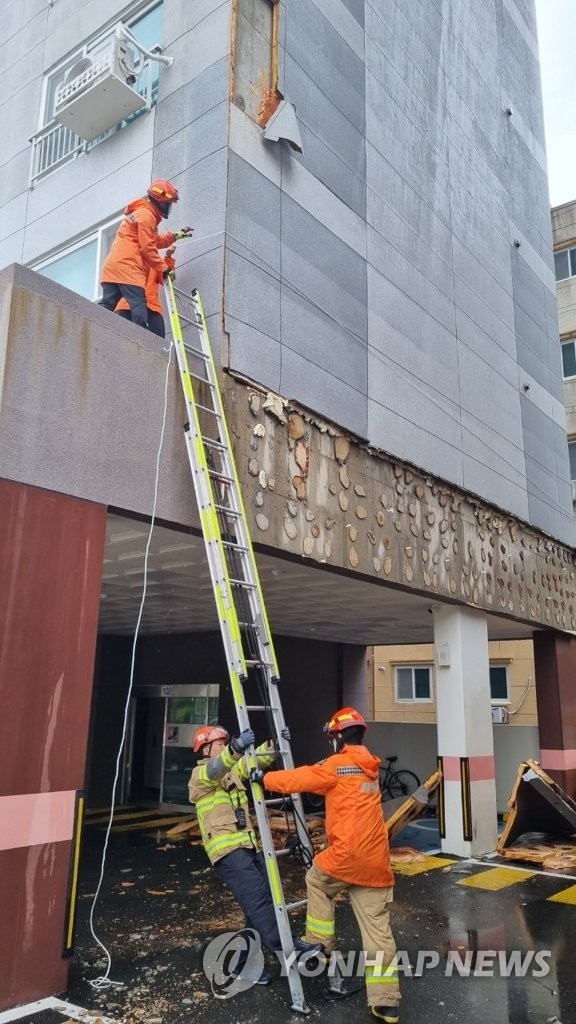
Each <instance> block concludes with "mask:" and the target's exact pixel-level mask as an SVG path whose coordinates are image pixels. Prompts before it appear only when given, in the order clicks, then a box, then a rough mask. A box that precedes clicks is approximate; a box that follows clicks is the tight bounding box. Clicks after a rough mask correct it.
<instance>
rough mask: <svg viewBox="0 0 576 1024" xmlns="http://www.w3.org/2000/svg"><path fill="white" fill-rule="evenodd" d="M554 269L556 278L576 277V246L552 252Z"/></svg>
mask: <svg viewBox="0 0 576 1024" xmlns="http://www.w3.org/2000/svg"><path fill="white" fill-rule="evenodd" d="M554 269H555V271H556V280H557V281H565V280H566V278H568V277H576V246H575V247H573V248H571V249H561V250H560V252H555V253H554Z"/></svg>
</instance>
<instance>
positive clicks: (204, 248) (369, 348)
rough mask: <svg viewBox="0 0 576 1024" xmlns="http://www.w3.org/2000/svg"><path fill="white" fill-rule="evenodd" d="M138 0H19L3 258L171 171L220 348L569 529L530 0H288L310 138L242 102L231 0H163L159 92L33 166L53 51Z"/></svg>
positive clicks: (295, 75)
mask: <svg viewBox="0 0 576 1024" xmlns="http://www.w3.org/2000/svg"><path fill="white" fill-rule="evenodd" d="M135 9H136V8H135V6H134V5H132V6H131V7H130V8H127V7H125V6H124V5H122V4H121V3H119V2H118V0H103V2H101V3H99V4H84V5H83V6H81V7H78V6H77V5H75V4H73V3H72V2H71V0H56V3H54V4H53V5H51V6H49V5H46V4H45V3H39V2H34V0H26V2H23V3H17V2H16V0H13V2H9V3H8V5H7V12H6V19H7V20H6V21H5V24H7V26H8V31H7V33H6V35H5V39H6V41H5V42H4V43H3V44H2V46H1V47H0V51H1V52H2V54H3V59H2V66H3V68H4V71H3V72H2V79H3V81H4V89H3V93H2V95H3V97H4V102H3V104H2V123H3V142H4V145H3V164H4V166H3V195H2V214H3V216H2V221H1V224H0V265H1V266H5V265H7V264H9V263H12V262H14V261H17V262H23V263H27V264H34V262H35V261H38V260H40V259H41V258H43V257H45V256H47V255H49V254H50V253H52V252H55V251H57V249H58V248H59V247H62V246H64V245H65V244H67V243H68V242H70V241H74V240H75V239H79V238H81V237H82V236H83V235H84V234H86V233H87V232H89V231H90V230H91V229H93V228H95V227H97V226H98V225H100V224H102V223H104V222H105V221H106V220H109V219H111V218H112V217H114V216H116V215H117V214H119V213H120V211H121V210H122V208H123V206H124V205H125V203H126V202H127V201H128V200H129V199H131V198H133V197H134V196H136V195H138V194H141V193H142V192H143V191H144V189H145V187H146V184H147V182H148V180H149V179H150V177H151V176H162V177H164V176H167V177H169V178H171V179H173V180H174V181H175V182H176V183H177V185H178V187H179V189H180V192H181V196H182V199H181V202H180V204H179V206H178V210H177V219H178V225H176V226H179V225H180V224H193V225H194V226H195V240H194V241H193V242H190V243H186V244H185V245H183V246H182V247H181V249H180V253H179V268H180V269H179V281H180V283H181V284H182V285H183V286H184V287H186V286H191V285H195V286H197V287H199V288H200V289H201V290H202V293H203V298H204V302H205V305H206V309H207V312H208V314H209V315H211V316H212V318H213V321H212V322H213V323H214V330H215V336H216V338H217V341H218V343H219V345H218V347H219V349H220V358H221V360H222V362H223V364H225V365H226V366H228V368H229V369H230V370H231V371H233V372H234V371H235V372H237V373H240V374H242V375H243V376H244V377H247V378H249V379H251V380H253V381H255V382H256V383H258V384H260V385H263V386H264V387H265V388H269V389H272V390H274V391H277V392H279V393H280V394H282V395H283V396H284V397H286V398H291V399H294V400H295V401H297V402H300V403H301V404H302V405H304V406H306V407H308V408H310V409H312V410H313V411H314V412H315V413H317V414H318V415H320V416H323V417H325V418H326V419H328V420H331V421H333V422H335V423H336V424H338V425H339V426H341V427H342V428H344V429H346V430H349V431H350V432H352V433H354V434H357V435H358V436H360V437H361V438H364V439H367V440H368V441H369V442H370V443H371V444H372V445H373V446H375V447H378V448H381V449H383V450H384V451H386V452H388V453H390V454H391V455H393V456H396V457H399V458H402V459H405V460H407V461H409V462H412V463H414V464H415V465H417V466H420V467H422V468H423V469H425V470H426V471H427V472H430V473H433V474H436V475H437V476H439V477H442V478H444V479H446V480H447V481H448V482H450V483H453V484H455V485H458V486H460V487H463V488H465V489H467V490H469V491H471V492H473V493H476V494H478V495H479V496H481V497H482V498H484V499H485V500H487V501H489V502H490V503H492V504H494V505H496V506H498V507H500V508H502V509H504V510H506V511H509V512H512V513H513V514H515V515H518V516H519V517H521V518H522V519H524V520H527V521H529V522H531V523H532V524H533V525H534V526H536V527H538V528H540V529H542V530H544V531H545V532H547V533H549V534H552V535H553V536H555V537H557V538H558V539H561V540H563V541H566V542H568V543H572V542H573V529H574V528H573V517H572V501H571V492H570V482H569V481H570V474H569V468H568V455H567V449H566V443H565V434H564V439H563V440H562V430H563V409H562V380H561V367H560V361H559V346H558V323H557V316H556V307H555V286H554V274H553V262H552V238H551V228H550V214H549V208H548V193H547V182H546V171H545V158H544V129H543V116H542V105H541V99H540V81H539V67H538V48H537V39H536V26H535V12H534V3H533V0H444V2H440V0H427V2H425V3H424V2H422V3H414V2H413V0H390V2H388V3H386V4H382V3H381V2H380V0H281V3H280V24H279V28H280V32H279V39H280V52H279V85H280V88H281V89H282V92H283V93H284V95H285V96H286V98H287V100H288V101H289V102H291V103H293V104H294V105H295V107H296V111H297V116H298V119H299V126H300V131H301V135H302V140H303V149H304V152H303V153H302V154H299V153H295V152H294V151H293V150H291V149H289V148H288V147H287V146H286V145H285V144H273V143H267V142H265V141H263V139H262V133H261V130H260V128H259V127H258V126H257V125H256V124H255V122H254V121H252V120H250V118H249V117H248V115H247V114H245V113H243V111H241V110H240V109H239V108H238V107H236V106H235V105H234V104H232V103H231V102H230V98H229V97H230V75H231V52H232V25H233V19H232V13H233V11H232V9H233V5H232V2H231V0H223V2H222V0H195V2H194V3H191V4H184V3H177V2H176V0H165V2H164V16H163V25H164V28H163V39H162V43H163V45H164V47H165V50H166V52H168V53H169V54H170V55H172V56H173V57H174V58H175V59H174V63H173V65H172V66H171V67H170V68H162V69H161V70H160V91H159V101H158V104H157V106H156V107H155V108H153V110H152V111H151V112H150V113H148V114H146V115H144V116H142V117H140V118H138V119H136V120H135V122H134V123H133V124H131V125H130V126H129V127H127V128H125V129H124V130H122V131H120V132H117V133H116V134H115V135H113V136H112V137H110V138H109V139H107V140H106V141H105V142H104V143H102V144H100V145H98V146H95V147H94V148H92V149H91V150H89V152H88V153H86V154H84V155H81V156H79V157H78V158H77V159H75V160H73V161H71V162H70V163H67V164H65V165H64V166H62V167H60V168H59V169H57V170H55V171H54V172H53V173H52V174H50V175H48V176H47V177H46V178H44V179H42V180H40V181H38V182H36V183H35V186H34V188H33V189H32V190H30V189H29V188H28V175H29V167H30V145H29V142H28V140H29V138H30V136H31V135H33V133H34V132H35V131H36V130H37V128H38V124H39V121H38V119H39V116H40V105H41V96H42V84H43V77H44V75H45V74H46V73H47V72H48V71H50V69H51V68H53V67H54V66H56V65H57V64H58V62H59V61H61V60H63V59H64V58H66V57H67V56H68V55H69V54H70V53H72V52H73V51H74V50H75V49H76V48H77V47H78V46H80V45H82V43H83V42H85V41H86V40H87V39H88V38H89V36H90V35H91V34H94V33H97V32H99V31H100V30H102V29H103V28H104V27H105V26H106V24H107V23H110V24H112V23H113V22H114V21H115V20H116V19H117V18H118V17H121V16H122V17H124V16H126V13H127V12H133V11H134V10H135ZM506 108H510V109H511V110H512V114H511V115H508V114H507V113H506ZM518 242H519V243H520V244H519V245H517V244H516V243H518ZM222 327H223V331H222V332H221V328H222Z"/></svg>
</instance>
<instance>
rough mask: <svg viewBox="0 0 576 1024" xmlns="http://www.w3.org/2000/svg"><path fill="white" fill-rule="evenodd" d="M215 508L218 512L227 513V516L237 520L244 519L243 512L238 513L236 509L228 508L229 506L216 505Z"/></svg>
mask: <svg viewBox="0 0 576 1024" xmlns="http://www.w3.org/2000/svg"><path fill="white" fill-rule="evenodd" d="M214 508H215V509H216V510H217V511H218V512H225V513H226V515H227V516H233V517H234V518H235V519H241V518H242V513H241V512H237V511H236V509H235V508H228V506H227V505H214Z"/></svg>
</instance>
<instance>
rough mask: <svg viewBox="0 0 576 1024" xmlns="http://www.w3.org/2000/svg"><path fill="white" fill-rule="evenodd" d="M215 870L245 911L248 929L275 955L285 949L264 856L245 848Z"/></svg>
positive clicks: (227, 857)
mask: <svg viewBox="0 0 576 1024" xmlns="http://www.w3.org/2000/svg"><path fill="white" fill-rule="evenodd" d="M214 870H215V872H216V874H217V875H218V877H219V878H221V879H222V881H223V882H224V884H225V885H227V886H228V888H229V889H230V892H231V893H232V895H233V896H234V897H235V898H236V899H237V900H238V903H239V904H240V906H241V907H242V910H243V911H244V913H245V915H246V927H247V928H253V929H254V930H255V931H257V932H258V934H259V935H260V939H261V940H262V944H263V945H264V946H266V947H267V948H268V949H269V950H270V951H271V952H276V951H277V950H279V949H282V943H281V942H280V935H279V933H278V925H277V924H276V913H275V911H274V903H273V902H272V895H271V893H270V886H269V884H268V875H267V874H266V864H265V863H264V857H263V856H262V854H261V853H257V852H256V850H251V849H249V848H247V847H241V848H239V849H236V850H232V851H231V852H230V853H227V854H226V856H225V857H221V858H220V860H217V861H216V863H215V865H214Z"/></svg>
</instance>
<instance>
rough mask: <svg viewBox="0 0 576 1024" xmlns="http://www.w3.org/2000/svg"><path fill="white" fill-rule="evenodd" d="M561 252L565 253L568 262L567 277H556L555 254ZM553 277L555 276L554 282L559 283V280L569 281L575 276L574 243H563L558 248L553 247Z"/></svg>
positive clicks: (575, 254)
mask: <svg viewBox="0 0 576 1024" xmlns="http://www.w3.org/2000/svg"><path fill="white" fill-rule="evenodd" d="M561 253H566V257H567V262H568V276H567V277H556V256H559V255H560V254H561ZM554 277H555V278H556V284H560V282H561V281H571V280H572V278H573V277H576V243H574V242H573V243H572V244H571V245H563V246H561V248H559V249H554Z"/></svg>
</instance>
